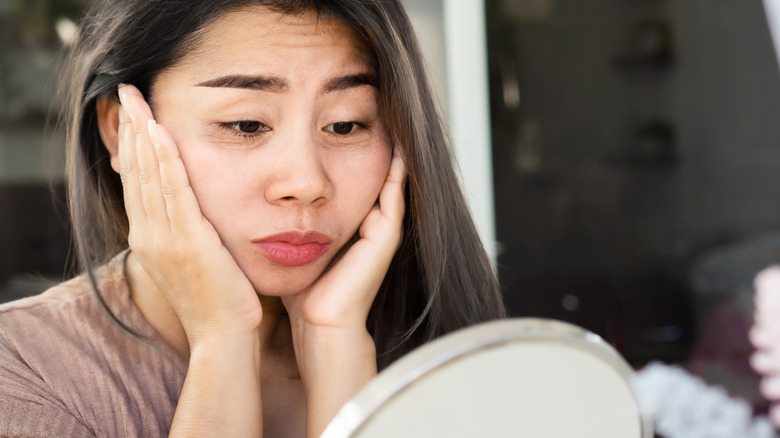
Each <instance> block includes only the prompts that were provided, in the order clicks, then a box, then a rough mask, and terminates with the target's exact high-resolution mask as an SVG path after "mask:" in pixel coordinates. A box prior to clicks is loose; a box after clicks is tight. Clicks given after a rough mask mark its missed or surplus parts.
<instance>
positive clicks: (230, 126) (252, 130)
mask: <svg viewBox="0 0 780 438" xmlns="http://www.w3.org/2000/svg"><path fill="white" fill-rule="evenodd" d="M220 127H221V128H223V129H226V130H228V131H230V132H232V133H234V134H237V135H243V136H251V135H254V134H258V133H262V132H265V131H267V130H268V127H267V126H265V125H264V124H263V123H261V122H258V121H255V120H241V121H238V122H228V123H220Z"/></svg>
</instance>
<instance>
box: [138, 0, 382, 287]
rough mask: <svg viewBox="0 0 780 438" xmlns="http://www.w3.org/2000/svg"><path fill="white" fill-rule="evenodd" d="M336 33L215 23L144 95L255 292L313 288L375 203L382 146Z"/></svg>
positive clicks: (258, 13) (261, 21)
mask: <svg viewBox="0 0 780 438" xmlns="http://www.w3.org/2000/svg"><path fill="white" fill-rule="evenodd" d="M374 73H375V72H374V71H373V70H372V69H371V67H370V65H369V63H368V61H367V59H366V55H365V53H364V51H363V50H362V47H361V44H360V41H359V40H358V39H357V36H356V35H355V34H354V32H353V31H352V30H351V29H350V28H349V27H347V26H346V25H344V24H342V23H340V22H338V21H335V20H331V19H328V18H325V17H317V15H316V14H314V13H302V14H298V15H282V14H277V13H273V12H270V11H268V10H266V9H264V8H250V9H242V10H240V11H237V12H232V13H228V14H226V15H224V16H223V17H221V18H220V19H218V20H217V21H215V22H214V23H213V24H212V25H210V26H209V27H208V28H207V29H206V32H205V33H204V34H203V35H202V39H201V42H200V43H199V44H198V46H197V47H196V48H195V50H194V51H193V52H191V53H190V54H189V55H188V56H186V57H185V58H184V59H183V60H182V61H181V62H179V63H178V64H176V65H174V66H173V67H172V68H171V69H168V70H166V71H165V72H164V73H162V74H161V75H160V76H159V78H158V79H157V81H156V82H155V83H154V86H153V89H152V93H151V95H152V102H151V106H152V110H153V113H154V115H155V118H156V119H157V122H158V123H159V124H161V125H163V126H164V127H165V128H167V129H168V130H169V131H170V133H171V134H172V136H173V138H174V139H175V140H176V143H177V144H178V147H179V150H180V152H181V157H182V160H183V161H184V165H185V167H186V169H187V174H188V176H189V179H190V184H191V185H192V188H193V190H194V192H195V194H196V196H197V199H198V202H199V204H200V208H201V211H202V213H203V215H204V216H205V217H206V218H207V219H208V220H209V221H210V222H211V223H212V225H213V226H214V228H215V229H216V230H217V233H218V234H219V235H220V237H221V239H222V241H223V243H224V245H225V246H226V247H227V249H228V250H229V251H230V252H231V254H232V255H233V257H234V258H235V260H236V262H237V263H238V265H239V266H240V267H241V269H242V270H243V271H244V272H245V273H246V275H247V276H248V278H249V280H250V281H251V282H252V284H253V285H254V287H255V289H256V290H257V292H258V293H260V294H262V295H288V294H292V293H297V292H299V291H301V290H303V289H305V288H306V287H308V286H309V285H311V284H312V283H313V282H314V281H315V280H316V279H317V278H318V277H319V276H320V275H321V274H322V273H323V271H324V270H325V269H326V267H327V266H328V264H329V263H330V262H331V261H332V260H333V258H334V256H336V255H337V254H338V253H339V251H340V250H341V249H342V248H343V247H344V246H345V245H346V244H347V243H348V242H349V240H350V239H351V238H352V237H353V235H354V234H355V232H356V231H357V229H358V227H359V226H360V224H361V222H362V220H363V218H364V217H365V216H366V214H367V213H368V211H369V210H370V209H371V207H372V206H373V205H374V203H375V202H376V199H377V196H378V194H379V191H380V189H381V188H382V185H383V183H384V180H385V177H386V175H387V171H388V168H389V165H390V159H391V156H392V149H391V146H390V140H389V138H388V135H387V133H386V132H385V130H384V127H383V122H382V120H381V118H380V114H379V109H378V105H377V90H376V88H375V86H374V84H375V80H374V78H375V75H374Z"/></svg>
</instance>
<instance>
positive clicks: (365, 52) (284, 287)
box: [0, 0, 504, 437]
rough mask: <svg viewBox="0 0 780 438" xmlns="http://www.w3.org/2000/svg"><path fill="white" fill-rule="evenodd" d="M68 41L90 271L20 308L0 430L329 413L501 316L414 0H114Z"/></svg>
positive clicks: (283, 421)
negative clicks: (421, 354) (435, 345)
mask: <svg viewBox="0 0 780 438" xmlns="http://www.w3.org/2000/svg"><path fill="white" fill-rule="evenodd" d="M70 62H71V65H72V66H73V68H74V70H73V71H72V72H70V73H69V75H68V76H69V77H70V78H72V79H73V84H72V85H71V87H70V88H69V90H70V92H69V93H70V94H69V96H70V112H69V113H68V114H67V115H66V119H67V122H68V123H69V126H68V127H69V144H68V147H69V159H70V161H69V168H68V178H69V184H70V204H71V211H72V220H73V224H74V228H75V237H76V243H77V247H78V249H79V254H80V259H81V263H82V265H83V269H84V272H85V274H84V275H82V276H80V277H77V278H76V279H74V280H72V281H70V282H67V283H65V284H63V285H60V286H58V287H55V288H53V289H52V290H50V291H48V292H46V293H45V294H43V295H41V296H39V297H33V298H30V299H27V300H22V301H19V302H16V303H12V304H10V305H7V306H5V307H3V308H2V310H0V326H2V328H0V330H2V333H3V335H4V336H3V338H2V341H0V412H1V413H0V416H1V417H2V418H0V420H2V421H0V435H11V436H33V435H35V436H164V435H169V436H213V435H217V434H221V435H222V434H225V433H227V434H229V435H231V436H261V435H264V436H304V435H305V436H311V437H313V436H318V435H319V434H320V433H321V432H322V431H323V430H324V428H325V426H326V425H327V423H328V422H329V421H330V419H331V418H332V417H333V416H334V415H335V414H336V412H337V411H338V410H339V409H340V407H341V406H342V405H343V404H344V403H345V402H346V401H347V400H348V399H349V398H350V397H352V396H353V395H354V394H355V393H356V392H357V391H358V390H359V389H360V388H361V387H362V386H363V385H365V383H367V382H368V381H369V380H370V379H371V378H372V377H373V376H374V375H375V374H376V372H377V369H381V368H383V367H385V366H387V365H388V364H389V363H391V362H392V361H394V360H395V359H397V358H398V357H400V356H401V355H403V354H404V353H406V352H408V351H410V350H411V349H413V348H415V347H417V346H419V345H421V344H422V343H424V342H426V341H428V340H430V339H433V338H436V337H438V336H440V335H442V334H444V333H447V332H450V331H452V330H455V329H458V328H461V327H464V326H467V325H470V324H474V323H477V322H480V321H484V320H489V319H493V318H499V317H502V316H504V310H503V306H502V304H501V298H500V293H499V291H498V286H497V282H496V279H495V277H494V275H493V273H492V270H491V267H490V264H489V262H488V259H487V257H486V255H485V252H484V249H483V248H482V246H481V244H480V241H479V238H478V236H477V233H476V231H475V228H474V225H473V222H472V220H471V218H470V216H469V214H468V210H467V208H466V206H465V202H464V199H463V196H462V194H461V191H460V189H459V186H458V182H457V179H456V177H455V174H454V171H453V168H452V165H451V163H450V155H449V149H448V148H447V146H446V141H445V136H444V134H443V130H442V127H441V123H440V121H439V118H438V116H437V115H436V111H435V106H434V103H433V99H432V97H431V93H430V90H429V88H428V85H427V84H426V80H425V75H424V70H423V67H422V65H423V63H422V60H421V56H420V53H419V49H418V47H417V44H416V41H415V40H414V36H413V33H412V30H411V26H410V24H409V21H408V19H407V17H406V16H405V14H404V12H403V10H402V8H401V6H400V5H399V3H398V2H397V1H386V0H371V1H366V0H334V1H313V0H307V1H304V0H287V1H284V0H268V1H261V0H257V1H246V0H243V1H238V0H232V1H230V0H217V1H191V0H186V1H185V0H180V1H171V0H165V1H163V0H159V1H158V0H155V1H150V0H133V1H130V0H122V1H116V2H107V3H106V4H104V5H101V6H99V7H97V8H96V10H95V11H93V12H92V13H91V14H90V15H89V16H88V18H87V19H86V20H85V21H84V22H83V23H82V24H81V34H80V36H79V39H78V42H77V43H76V46H75V47H74V51H73V55H72V59H71V61H70ZM124 84H128V85H124ZM128 247H129V250H127V249H125V248H128ZM98 266H100V267H98Z"/></svg>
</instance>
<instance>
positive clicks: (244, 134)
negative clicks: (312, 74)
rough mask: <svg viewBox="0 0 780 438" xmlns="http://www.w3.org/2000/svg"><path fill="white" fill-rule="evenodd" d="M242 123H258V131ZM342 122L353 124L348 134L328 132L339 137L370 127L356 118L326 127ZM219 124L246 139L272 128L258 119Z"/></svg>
mask: <svg viewBox="0 0 780 438" xmlns="http://www.w3.org/2000/svg"><path fill="white" fill-rule="evenodd" d="M242 123H250V124H253V125H254V124H257V125H258V126H257V130H256V131H252V132H245V131H242V130H241V129H240V127H239V126H240V125H241V124H242ZM342 124H346V125H352V129H351V130H350V132H348V133H346V134H339V133H337V132H334V131H330V130H326V132H328V133H329V134H333V135H336V136H338V137H346V136H348V135H350V134H353V133H354V131H355V129H368V125H366V124H365V123H361V122H357V121H354V120H353V121H349V122H336V123H331V124H330V125H327V126H326V127H325V128H328V127H333V126H335V125H342ZM218 126H219V128H220V129H224V130H225V131H228V132H229V133H231V134H233V135H236V136H238V137H243V138H245V139H252V138H255V137H258V136H260V135H262V134H264V133H266V132H268V131H269V130H270V129H269V128H268V127H267V126H266V125H264V124H263V123H262V122H258V121H256V120H239V121H235V122H223V123H219V125H218Z"/></svg>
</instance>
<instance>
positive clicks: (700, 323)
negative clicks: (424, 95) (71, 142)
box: [0, 0, 780, 411]
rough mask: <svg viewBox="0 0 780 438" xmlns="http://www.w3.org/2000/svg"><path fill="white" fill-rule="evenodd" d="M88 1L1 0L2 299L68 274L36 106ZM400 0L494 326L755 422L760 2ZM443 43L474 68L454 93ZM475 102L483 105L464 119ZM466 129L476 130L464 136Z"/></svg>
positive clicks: (770, 148) (768, 235) (41, 106)
mask: <svg viewBox="0 0 780 438" xmlns="http://www.w3.org/2000/svg"><path fill="white" fill-rule="evenodd" d="M86 3H88V0H81V1H79V0H0V301H8V300H11V299H15V298H19V297H22V296H26V295H30V294H33V293H37V292H40V291H41V290H43V289H44V288H45V287H46V285H47V284H50V282H53V281H59V280H61V279H63V278H65V277H66V276H67V275H69V272H68V270H67V264H66V261H67V259H68V255H69V253H70V238H69V224H68V220H67V212H66V208H65V196H64V186H63V180H64V178H63V168H64V150H63V144H64V143H63V136H62V133H61V132H59V131H58V130H57V129H55V128H54V127H53V125H52V124H51V123H48V122H47V117H46V116H47V113H48V111H49V109H50V107H51V104H52V99H53V96H54V94H55V91H56V89H57V80H58V78H57V77H56V75H55V74H53V72H54V71H55V70H54V68H55V58H56V56H57V55H58V54H59V53H62V51H67V44H68V41H69V38H70V35H72V32H73V26H74V23H75V22H77V20H78V17H79V16H80V14H81V11H82V9H83V7H84V5H85V4H86ZM405 3H406V5H407V7H408V8H409V12H410V15H412V18H413V21H414V22H415V24H416V25H417V27H418V29H419V33H420V37H421V39H422V45H423V48H424V51H425V52H426V56H427V59H428V62H429V64H430V67H431V76H432V81H433V83H434V85H435V88H436V89H437V92H438V93H439V99H440V101H441V105H442V108H443V109H444V112H445V114H447V115H448V121H449V123H450V124H451V126H452V127H453V131H455V135H454V138H455V141H456V148H460V149H459V151H461V152H459V154H461V155H459V157H461V158H460V165H461V169H462V171H463V174H464V184H465V185H466V186H467V189H471V188H472V187H473V186H474V185H478V184H479V181H482V182H486V187H487V189H486V190H487V191H486V192H484V193H488V195H486V196H476V195H470V196H471V200H470V202H471V203H472V207H473V208H474V210H475V214H476V215H477V216H478V218H479V221H480V229H481V230H482V232H483V237H485V239H486V244H487V246H488V248H489V249H490V250H491V252H492V253H493V256H494V260H495V261H496V266H497V272H498V274H499V277H500V280H501V283H502V286H503V288H504V291H505V298H506V302H507V305H508V306H509V309H510V312H511V314H512V315H513V316H542V317H550V318H557V319H561V320H565V321H569V322H573V323H575V324H578V325H581V326H583V327H585V328H587V329H589V330H591V331H594V332H596V333H597V334H599V335H601V336H602V337H604V338H605V339H606V340H607V341H608V342H610V343H611V344H612V345H613V346H615V347H616V348H617V349H618V350H619V351H620V352H621V353H622V354H623V355H624V356H625V357H626V358H627V360H628V361H629V362H630V363H631V364H632V365H633V366H635V367H637V368H639V367H642V366H644V365H645V364H647V363H648V362H650V361H652V360H662V361H664V362H667V363H678V364H681V365H683V366H685V367H686V368H687V369H688V370H690V371H692V372H694V373H696V374H698V375H700V376H702V377H704V378H705V379H706V380H707V381H708V382H709V383H711V384H721V385H723V386H725V387H726V388H727V390H728V391H729V393H730V394H732V395H737V396H740V397H743V398H746V399H747V400H749V401H750V402H752V403H753V405H754V407H755V408H756V410H757V411H762V410H765V409H766V402H765V401H764V400H763V399H762V398H761V396H760V395H759V394H758V390H757V383H758V376H756V375H755V374H754V373H753V372H752V371H751V370H750V368H749V366H748V363H747V357H748V355H749V353H750V348H749V344H748V342H747V329H748V327H749V325H750V324H751V322H752V290H751V282H752V278H753V276H754V275H755V274H756V272H758V270H760V269H761V268H763V267H765V266H767V265H769V264H772V263H776V262H778V261H780V203H778V202H776V200H777V198H778V197H777V196H776V193H777V191H778V188H780V147H779V145H778V143H779V141H780V123H778V121H780V70H778V62H777V60H776V58H775V55H774V49H773V47H772V41H771V38H770V34H769V29H768V25H767V19H766V16H765V13H764V10H763V7H762V3H761V1H759V0H706V1H705V0H488V1H486V2H480V1H477V2H474V1H466V0H463V1H462V2H457V1H449V2H448V1H446V0H419V1H406V2H405ZM453 5H455V6H453ZM464 5H466V6H464ZM468 5H471V6H474V7H476V8H477V9H476V10H477V11H479V14H476V15H474V14H467V15H468V17H470V18H469V19H471V20H476V21H473V22H470V24H469V23H465V24H463V23H462V22H459V21H457V20H460V19H463V18H458V10H462V8H464V7H467V6H468ZM454 8H461V9H454ZM467 25H468V26H471V27H468V31H463V29H464V27H461V26H467ZM453 35H456V36H453ZM483 43H484V44H483ZM470 44H471V45H473V46H474V47H476V49H474V50H477V51H476V52H469V51H468V50H471V49H469V47H471V46H470ZM461 48H462V49H463V50H459V49H461ZM460 52H465V53H467V54H470V55H469V56H471V58H468V59H471V60H472V61H473V60H476V62H472V64H474V65H475V66H474V69H475V70H474V71H473V72H472V73H473V76H467V77H465V79H466V82H465V85H464V82H463V79H462V78H461V77H459V76H457V75H459V74H462V73H463V71H462V70H461V69H458V68H456V67H457V65H458V64H457V63H456V62H454V61H453V59H454V58H456V57H457V56H459V55H458V53H460ZM483 60H484V62H483ZM469 81H471V82H469ZM475 90H476V92H478V93H479V96H482V99H484V101H483V103H484V111H482V113H480V114H471V113H469V112H465V114H466V117H465V119H464V118H463V116H462V115H463V114H464V111H463V109H462V107H461V108H460V109H459V108H458V107H457V105H458V104H459V103H458V102H461V101H462V99H461V98H460V96H462V94H461V93H466V92H474V91H475ZM467 102H468V103H469V104H470V105H471V107H472V108H476V111H480V108H481V107H480V105H479V102H476V104H475V103H474V102H471V101H467ZM469 117H471V119H470V118H469ZM480 117H482V118H483V119H484V120H485V130H484V134H482V137H481V138H482V140H479V141H474V142H473V143H468V142H466V143H464V142H462V141H461V138H462V135H463V134H462V133H463V132H469V130H470V129H472V128H473V129H474V130H476V131H478V130H479V129H480V120H482V119H480ZM470 120H472V121H473V123H470V122H469V121H470ZM459 132H460V133H459ZM463 151H468V152H469V153H471V152H474V151H477V152H480V151H481V152H483V153H484V157H486V160H487V161H486V165H487V168H486V169H482V170H476V171H474V170H472V167H471V166H472V162H473V160H471V159H464V158H463V157H464V155H462V153H463ZM472 181H477V183H472ZM484 218H487V219H484Z"/></svg>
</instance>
